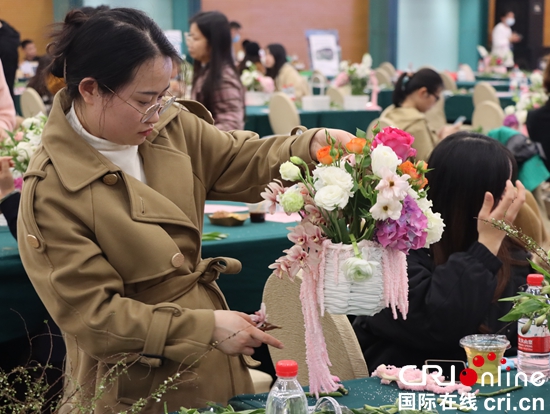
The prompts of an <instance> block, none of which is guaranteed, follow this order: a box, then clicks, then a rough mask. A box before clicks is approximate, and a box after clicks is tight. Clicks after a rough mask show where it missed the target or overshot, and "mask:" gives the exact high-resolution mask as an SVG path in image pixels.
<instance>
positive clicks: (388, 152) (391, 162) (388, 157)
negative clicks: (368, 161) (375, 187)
mask: <svg viewBox="0 0 550 414" xmlns="http://www.w3.org/2000/svg"><path fill="white" fill-rule="evenodd" d="M371 158H372V172H373V173H374V175H377V176H378V177H382V175H383V172H384V169H385V168H387V169H388V170H390V171H391V172H392V173H395V171H396V169H397V166H398V165H399V164H401V161H400V160H399V158H397V154H396V153H395V152H393V150H392V149H391V148H390V147H387V146H385V145H378V146H377V147H376V148H375V149H373V150H372V152H371Z"/></svg>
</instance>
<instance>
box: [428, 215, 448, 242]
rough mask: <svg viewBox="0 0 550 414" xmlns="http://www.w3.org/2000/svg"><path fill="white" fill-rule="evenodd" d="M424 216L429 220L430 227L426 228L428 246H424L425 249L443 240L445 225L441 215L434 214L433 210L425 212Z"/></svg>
mask: <svg viewBox="0 0 550 414" xmlns="http://www.w3.org/2000/svg"><path fill="white" fill-rule="evenodd" d="M424 214H425V215H426V218H427V219H428V227H427V228H426V233H428V237H426V244H425V245H424V247H428V246H429V245H430V244H433V243H436V242H438V241H439V240H441V235H442V234H443V228H444V227H445V223H444V222H443V219H442V218H441V214H439V213H434V212H433V211H432V209H431V208H429V209H428V210H426V211H424Z"/></svg>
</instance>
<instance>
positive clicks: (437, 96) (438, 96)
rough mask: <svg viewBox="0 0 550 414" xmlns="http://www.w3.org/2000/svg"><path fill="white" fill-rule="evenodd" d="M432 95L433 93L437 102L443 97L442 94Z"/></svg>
mask: <svg viewBox="0 0 550 414" xmlns="http://www.w3.org/2000/svg"><path fill="white" fill-rule="evenodd" d="M430 95H433V97H434V98H435V101H436V102H438V101H439V100H440V99H441V95H436V94H435V93H431V94H430Z"/></svg>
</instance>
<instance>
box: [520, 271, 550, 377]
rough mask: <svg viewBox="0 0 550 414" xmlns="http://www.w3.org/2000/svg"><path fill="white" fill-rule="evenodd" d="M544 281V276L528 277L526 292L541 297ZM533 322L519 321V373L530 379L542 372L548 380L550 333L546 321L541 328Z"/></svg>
mask: <svg viewBox="0 0 550 414" xmlns="http://www.w3.org/2000/svg"><path fill="white" fill-rule="evenodd" d="M543 280H544V276H542V275H539V274H531V275H529V276H527V285H528V286H527V290H526V292H527V293H531V294H533V295H539V294H540V291H541V289H542V281H543ZM533 322H534V321H531V320H529V319H528V318H525V317H524V318H521V319H520V320H519V321H518V371H519V372H523V373H525V374H526V375H527V378H528V379H529V378H530V376H531V375H532V374H533V373H535V372H541V373H543V374H544V375H545V376H546V378H548V376H549V375H550V332H549V331H548V325H547V322H546V321H545V322H544V323H543V324H542V325H540V326H537V325H536V323H533ZM526 325H529V326H526ZM524 327H525V328H524ZM522 329H523V332H522Z"/></svg>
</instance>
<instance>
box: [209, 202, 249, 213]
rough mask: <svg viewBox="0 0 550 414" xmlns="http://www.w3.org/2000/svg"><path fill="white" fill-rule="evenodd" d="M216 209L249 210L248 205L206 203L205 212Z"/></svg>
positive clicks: (213, 211)
mask: <svg viewBox="0 0 550 414" xmlns="http://www.w3.org/2000/svg"><path fill="white" fill-rule="evenodd" d="M216 211H228V212H230V213H234V212H236V211H248V208H247V207H246V206H229V205H226V204H206V205H205V206H204V214H212V213H215V212H216Z"/></svg>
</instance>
